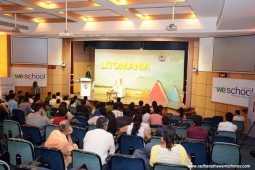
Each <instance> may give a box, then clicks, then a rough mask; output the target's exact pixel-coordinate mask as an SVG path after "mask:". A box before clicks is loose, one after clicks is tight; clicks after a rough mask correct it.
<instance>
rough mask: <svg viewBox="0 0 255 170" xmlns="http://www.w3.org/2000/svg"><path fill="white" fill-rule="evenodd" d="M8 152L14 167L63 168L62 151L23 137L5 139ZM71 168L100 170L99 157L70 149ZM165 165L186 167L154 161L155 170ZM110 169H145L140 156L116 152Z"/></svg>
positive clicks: (1, 164) (62, 169) (0, 164)
mask: <svg viewBox="0 0 255 170" xmlns="http://www.w3.org/2000/svg"><path fill="white" fill-rule="evenodd" d="M7 146H8V152H9V154H10V162H9V163H10V166H11V167H13V168H14V167H16V169H25V168H28V167H29V168H32V167H33V168H35V167H36V169H40V170H48V169H58V170H65V164H64V157H63V155H62V153H61V152H60V151H59V150H57V149H53V148H47V147H38V146H37V147H34V146H33V144H32V143H31V142H29V141H26V140H23V139H15V138H10V139H8V141H7ZM72 160H73V161H72V166H71V167H73V168H80V167H86V168H87V169H89V170H102V163H101V159H100V157H99V156H98V155H97V154H95V153H91V152H86V151H83V150H80V149H78V150H73V151H72ZM1 166H5V167H8V164H6V163H4V162H3V161H1V162H0V167H1ZM166 167H168V168H169V167H180V168H184V169H188V167H186V166H181V165H171V164H162V163H156V164H155V165H154V169H155V170H160V169H162V168H166ZM110 169H111V170H137V169H139V170H145V163H144V161H143V159H141V158H135V157H133V156H131V155H124V154H116V155H113V156H111V158H110Z"/></svg>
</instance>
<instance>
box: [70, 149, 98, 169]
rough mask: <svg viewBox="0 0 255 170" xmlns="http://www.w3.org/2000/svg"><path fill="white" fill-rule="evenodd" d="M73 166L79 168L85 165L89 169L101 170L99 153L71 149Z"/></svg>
mask: <svg viewBox="0 0 255 170" xmlns="http://www.w3.org/2000/svg"><path fill="white" fill-rule="evenodd" d="M72 160H73V168H80V167H81V166H83V165H86V167H87V169H89V170H101V169H102V162H101V158H100V156H99V155H97V154H95V153H92V152H86V151H84V150H80V149H78V150H77V149H76V150H73V151H72Z"/></svg>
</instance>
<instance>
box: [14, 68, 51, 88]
mask: <svg viewBox="0 0 255 170" xmlns="http://www.w3.org/2000/svg"><path fill="white" fill-rule="evenodd" d="M11 75H12V77H13V78H14V81H15V86H31V87H32V84H33V82H34V81H37V82H38V85H39V86H40V87H46V86H47V69H46V68H24V67H12V68H11Z"/></svg>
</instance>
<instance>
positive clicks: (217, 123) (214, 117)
mask: <svg viewBox="0 0 255 170" xmlns="http://www.w3.org/2000/svg"><path fill="white" fill-rule="evenodd" d="M213 122H214V124H215V125H217V126H218V125H219V123H220V122H223V116H213Z"/></svg>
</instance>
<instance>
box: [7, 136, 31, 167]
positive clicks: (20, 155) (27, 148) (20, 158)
mask: <svg viewBox="0 0 255 170" xmlns="http://www.w3.org/2000/svg"><path fill="white" fill-rule="evenodd" d="M7 150H8V152H9V154H10V165H12V166H17V165H20V164H22V163H24V162H28V161H34V158H35V155H34V146H33V144H32V143H31V142H29V141H26V140H23V139H15V138H10V139H8V140H7Z"/></svg>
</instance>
